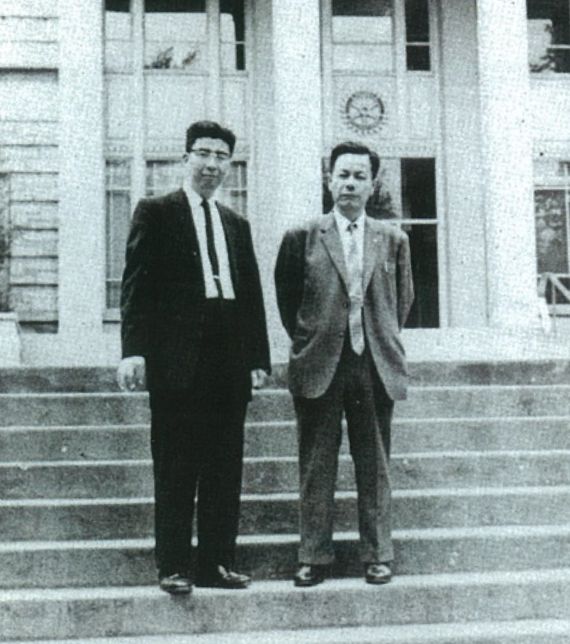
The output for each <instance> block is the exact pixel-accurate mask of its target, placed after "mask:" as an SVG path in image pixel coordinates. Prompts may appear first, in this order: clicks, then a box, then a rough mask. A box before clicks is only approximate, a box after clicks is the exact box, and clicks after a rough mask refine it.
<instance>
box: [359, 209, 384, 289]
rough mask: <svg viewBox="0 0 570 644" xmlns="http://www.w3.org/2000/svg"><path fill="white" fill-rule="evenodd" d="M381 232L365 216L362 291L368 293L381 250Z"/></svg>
mask: <svg viewBox="0 0 570 644" xmlns="http://www.w3.org/2000/svg"><path fill="white" fill-rule="evenodd" d="M380 241H381V238H380V233H379V232H378V231H377V230H376V229H375V228H374V226H372V224H371V222H370V219H369V218H368V217H365V218H364V249H363V254H364V257H363V266H362V292H363V293H366V289H367V288H368V284H369V283H370V279H371V278H372V273H373V272H374V267H375V266H376V262H377V261H378V255H379V250H380Z"/></svg>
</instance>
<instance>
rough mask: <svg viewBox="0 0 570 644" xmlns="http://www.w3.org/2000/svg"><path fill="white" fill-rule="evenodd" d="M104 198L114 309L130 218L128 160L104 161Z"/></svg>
mask: <svg viewBox="0 0 570 644" xmlns="http://www.w3.org/2000/svg"><path fill="white" fill-rule="evenodd" d="M105 198H106V214H107V217H106V229H107V236H106V237H107V308H109V309H113V308H118V307H119V298H120V289H121V276H122V273H123V265H124V260H125V245H126V243H127V235H128V231H129V225H130V221H131V164H130V162H129V161H125V160H119V161H114V160H113V161H107V164H106V190H105Z"/></svg>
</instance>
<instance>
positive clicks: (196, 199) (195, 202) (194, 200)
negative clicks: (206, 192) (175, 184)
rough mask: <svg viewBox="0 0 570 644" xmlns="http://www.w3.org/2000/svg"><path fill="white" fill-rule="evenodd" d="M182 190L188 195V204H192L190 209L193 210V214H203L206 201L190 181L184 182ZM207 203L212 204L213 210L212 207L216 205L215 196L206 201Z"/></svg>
mask: <svg viewBox="0 0 570 644" xmlns="http://www.w3.org/2000/svg"><path fill="white" fill-rule="evenodd" d="M182 189H183V190H184V192H185V193H186V197H187V198H188V203H189V204H190V208H191V209H192V211H193V212H203V211H202V201H204V197H201V196H200V195H199V194H198V193H197V192H196V191H195V190H194V189H193V188H192V186H191V185H190V182H189V181H188V180H184V181H183V183H182ZM206 201H207V202H208V203H209V204H210V209H212V205H213V203H214V196H213V195H212V196H211V197H210V198H209V199H206Z"/></svg>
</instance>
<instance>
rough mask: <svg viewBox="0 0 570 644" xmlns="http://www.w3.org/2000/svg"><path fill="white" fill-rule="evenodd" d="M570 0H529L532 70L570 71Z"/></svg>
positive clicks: (529, 41)
mask: <svg viewBox="0 0 570 644" xmlns="http://www.w3.org/2000/svg"><path fill="white" fill-rule="evenodd" d="M569 9H570V4H569V3H568V0H527V18H528V23H527V26H528V48H529V64H530V69H531V71H533V72H545V71H551V72H566V73H568V72H570V52H569V51H568V49H567V47H568V46H570V13H569Z"/></svg>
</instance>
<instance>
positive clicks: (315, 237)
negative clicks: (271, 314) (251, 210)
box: [275, 214, 414, 400]
mask: <svg viewBox="0 0 570 644" xmlns="http://www.w3.org/2000/svg"><path fill="white" fill-rule="evenodd" d="M365 221H366V229H365V236H364V260H363V261H364V270H363V276H364V277H363V279H364V308H363V319H364V330H365V337H366V342H367V345H368V347H369V349H370V353H371V355H372V360H373V362H374V365H375V366H376V370H377V372H378V375H379V377H380V379H381V380H382V382H383V384H384V387H385V388H386V391H387V393H388V395H389V396H390V397H391V398H392V399H394V400H396V399H400V398H405V397H406V386H407V367H406V359H405V353H404V348H403V346H402V343H401V342H400V333H399V332H400V329H401V328H402V326H403V325H404V322H405V321H406V318H407V316H408V313H409V311H410V307H411V305H412V301H413V298H414V295H413V284H412V270H411V263H410V247H409V242H408V236H407V235H406V233H404V232H403V231H401V230H400V229H399V228H398V227H397V226H394V225H393V224H389V223H386V222H381V221H378V220H375V219H371V218H369V217H367V218H366V220H365ZM275 284H276V288H277V303H278V306H279V312H280V314H281V320H282V322H283V325H284V326H285V329H286V330H287V332H288V334H289V336H290V338H291V339H292V341H293V342H292V346H291V352H290V361H289V389H290V390H291V393H292V394H293V395H294V396H302V397H305V398H316V397H318V396H321V395H322V394H323V393H324V392H325V391H326V389H327V388H328V386H329V384H330V382H331V380H332V378H333V375H334V373H335V371H336V368H337V365H338V361H339V359H340V355H341V351H342V347H343V342H344V337H345V333H346V332H347V326H348V313H349V300H348V287H347V275H346V266H345V261H344V253H343V249H342V242H341V239H340V235H339V233H338V230H337V227H336V224H335V220H334V217H333V215H332V214H328V215H324V216H320V217H318V218H316V219H314V220H312V221H310V222H309V223H308V224H307V225H306V226H304V227H301V228H298V229H295V230H291V231H289V232H287V233H286V234H285V237H284V239H283V242H282V244H281V248H280V250H279V255H278V258H277V264H276V267H275Z"/></svg>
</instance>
